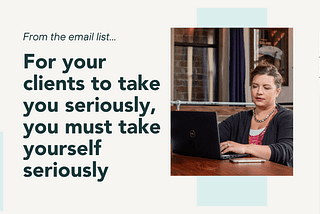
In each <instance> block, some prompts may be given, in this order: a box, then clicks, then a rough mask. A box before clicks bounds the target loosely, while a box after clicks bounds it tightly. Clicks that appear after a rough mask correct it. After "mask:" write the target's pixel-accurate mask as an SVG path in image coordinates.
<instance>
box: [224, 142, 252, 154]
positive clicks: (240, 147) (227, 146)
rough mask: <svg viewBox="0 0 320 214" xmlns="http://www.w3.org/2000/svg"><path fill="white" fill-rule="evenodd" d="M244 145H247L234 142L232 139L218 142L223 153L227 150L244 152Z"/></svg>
mask: <svg viewBox="0 0 320 214" xmlns="http://www.w3.org/2000/svg"><path fill="white" fill-rule="evenodd" d="M246 147H247V145H245V144H241V143H236V142H234V141H225V142H222V143H221V144H220V148H221V153H222V154H225V153H227V152H234V153H238V154H245V153H246Z"/></svg>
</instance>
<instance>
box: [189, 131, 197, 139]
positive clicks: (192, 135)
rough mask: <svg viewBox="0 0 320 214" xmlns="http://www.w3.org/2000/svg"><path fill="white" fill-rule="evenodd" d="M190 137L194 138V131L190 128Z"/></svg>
mask: <svg viewBox="0 0 320 214" xmlns="http://www.w3.org/2000/svg"><path fill="white" fill-rule="evenodd" d="M190 137H191V138H195V137H196V132H195V131H194V130H190Z"/></svg>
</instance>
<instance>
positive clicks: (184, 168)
mask: <svg viewBox="0 0 320 214" xmlns="http://www.w3.org/2000/svg"><path fill="white" fill-rule="evenodd" d="M171 175H173V176H174V175H195V176H197V175H199V176H206V175H209V176H214V175H216V176H229V175H233V176H292V175H293V168H291V167H288V166H284V165H281V164H277V163H273V162H270V161H266V162H264V163H232V162H230V161H229V160H214V159H208V158H199V157H192V156H184V155H179V154H174V153H172V154H171Z"/></svg>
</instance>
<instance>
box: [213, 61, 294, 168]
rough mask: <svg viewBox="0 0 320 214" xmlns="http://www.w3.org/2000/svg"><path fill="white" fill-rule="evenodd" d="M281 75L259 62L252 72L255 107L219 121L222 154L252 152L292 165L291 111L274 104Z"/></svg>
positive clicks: (279, 86)
mask: <svg viewBox="0 0 320 214" xmlns="http://www.w3.org/2000/svg"><path fill="white" fill-rule="evenodd" d="M281 83H282V77H281V75H280V73H279V72H278V70H277V68H276V67H275V66H274V65H272V64H269V63H267V62H262V63H260V64H259V65H258V66H257V67H256V68H255V69H254V70H253V71H252V73H251V77H250V85H251V97H252V101H253V103H254V104H255V108H254V109H253V110H249V111H242V112H239V113H237V114H234V115H232V116H230V117H229V118H227V119H226V120H224V121H223V122H221V123H220V124H219V132H220V140H221V142H222V143H221V151H222V154H225V153H227V152H235V153H239V154H244V153H247V154H251V155H252V156H256V157H259V158H263V159H266V160H270V161H272V162H275V163H279V164H283V165H286V166H289V167H293V112H292V110H289V109H287V108H284V107H282V106H281V105H279V104H277V103H276V98H277V97H278V96H279V94H280V92H281Z"/></svg>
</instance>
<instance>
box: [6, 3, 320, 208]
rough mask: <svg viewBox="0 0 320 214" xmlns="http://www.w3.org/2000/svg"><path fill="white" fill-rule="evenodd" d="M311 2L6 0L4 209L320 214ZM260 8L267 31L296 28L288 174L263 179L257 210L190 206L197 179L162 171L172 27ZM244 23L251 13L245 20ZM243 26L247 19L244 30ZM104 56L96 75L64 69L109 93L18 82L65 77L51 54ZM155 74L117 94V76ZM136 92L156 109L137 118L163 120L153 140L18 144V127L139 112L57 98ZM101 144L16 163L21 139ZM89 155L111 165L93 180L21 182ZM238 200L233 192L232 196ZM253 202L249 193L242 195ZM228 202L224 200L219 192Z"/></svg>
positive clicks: (166, 165) (166, 163) (165, 167)
mask: <svg viewBox="0 0 320 214" xmlns="http://www.w3.org/2000/svg"><path fill="white" fill-rule="evenodd" d="M313 2H314V1H303V2H299V3H293V2H285V1H264V2H261V3H257V1H225V2H224V3H221V1H161V2H160V1H159V2H152V1H119V2H115V1H90V2H87V1H54V2H50V3H45V2H44V1H11V2H10V3H9V2H8V3H3V2H2V3H1V5H0V8H1V9H0V10H1V11H0V14H1V15H0V20H1V34H0V48H1V51H0V52H1V58H0V75H1V77H0V94H1V102H0V119H1V120H0V131H2V132H3V133H4V138H3V141H4V145H3V147H4V148H3V150H4V154H3V155H4V170H3V174H4V177H3V184H4V190H3V191H4V192H3V195H4V200H3V203H4V211H3V213H22V212H23V213H132V212H140V213H164V212H165V213H177V212H178V213H215V212H220V211H224V212H231V211H238V212H240V213H301V212H303V211H307V212H308V213H319V134H318V133H319V88H318V86H319V81H318V74H319V72H318V65H319V62H318V57H319V52H318V50H319V40H318V39H319V28H320V27H319V26H320V25H319V24H318V20H320V19H319V18H320V17H319V16H320V15H319V12H318V7H317V5H314V3H313ZM227 7H232V8H267V9H268V25H269V26H287V27H293V28H294V37H293V38H294V42H293V45H294V65H293V67H294V128H295V130H294V133H295V136H294V139H295V141H294V148H295V167H294V176H293V177H269V178H268V206H267V207H197V206H196V177H170V150H169V111H170V108H169V102H170V98H169V94H170V93H169V86H170V79H169V77H170V64H169V63H170V56H169V53H170V40H169V38H170V34H169V33H170V27H184V26H185V27H189V26H196V10H197V8H227ZM252 18H254V17H252ZM244 27H245V26H244ZM25 31H28V32H30V33H39V34H40V33H42V34H43V33H45V34H51V33H55V32H57V33H59V34H66V35H68V34H71V33H73V34H76V33H90V32H102V33H110V35H111V37H113V38H116V39H117V41H116V42H113V43H106V42H105V43H103V42H67V41H66V42H50V41H47V42H28V41H22V36H23V33H24V32H25ZM24 53H35V54H36V56H39V57H40V56H41V57H55V58H57V63H56V64H55V66H54V68H53V69H51V70H48V69H43V70H38V69H28V70H25V69H23V54H24ZM63 57H66V58H69V57H73V58H78V57H81V58H88V57H90V58H93V57H106V58H107V62H106V63H105V64H104V68H103V69H102V70H96V71H95V70H86V69H82V70H76V69H73V70H71V71H70V72H69V73H68V75H72V76H73V77H74V78H76V79H84V80H86V81H87V83H88V81H89V80H90V79H91V77H92V76H97V77H101V78H106V79H109V80H111V81H112V82H113V83H114V87H113V88H112V90H109V91H108V92H94V91H92V90H90V88H89V86H90V85H89V84H86V86H87V88H86V90H84V91H82V92H71V91H51V92H48V91H42V92H41V91H37V92H35V91H34V92H26V91H25V90H24V89H23V88H22V83H23V81H24V80H26V79H28V78H31V77H32V76H33V73H39V74H40V73H41V74H43V76H44V77H45V78H48V79H49V78H51V79H64V78H65V77H67V75H63V74H62V73H61V69H62V68H63V66H62V63H61V62H60V60H61V58H63ZM139 73H141V74H143V76H144V78H146V79H149V80H152V79H157V80H159V81H160V82H161V89H160V90H158V91H155V92H152V91H142V92H141V91H137V92H121V91H120V90H118V88H117V87H116V86H117V85H116V80H117V79H118V78H119V77H120V76H124V77H126V78H127V79H134V78H136V77H137V75H138V74H139ZM134 95H138V96H139V98H140V99H142V100H144V101H147V100H148V101H150V102H151V106H152V107H154V108H156V112H155V114H154V115H148V116H146V117H145V118H144V119H145V120H146V121H149V122H157V123H159V124H160V125H161V132H160V134H158V135H136V136H131V135H130V136H129V135H120V134H119V133H117V129H116V126H115V127H114V133H113V134H112V135H84V134H82V135H76V136H72V135H65V134H63V129H61V130H59V131H60V133H59V135H48V134H47V135H46V134H44V135H36V134H34V135H33V136H31V137H30V138H29V139H28V140H26V139H23V138H22V136H23V135H24V134H25V133H24V129H23V126H22V124H23V123H24V122H28V123H31V122H59V125H61V127H62V124H64V123H65V122H68V121H73V122H102V121H104V120H106V119H109V120H112V121H113V122H114V124H115V125H116V122H117V121H118V120H119V119H126V120H128V121H131V122H135V121H136V118H137V114H135V113H132V114H110V113H105V114H101V113H94V114H93V113H78V114H75V113H73V114H66V113H65V112H64V111H63V108H62V107H63V104H64V102H65V101H67V100H72V101H77V100H83V101H87V100H89V101H90V100H94V98H95V97H96V96H99V97H100V100H103V99H106V100H120V99H123V100H129V99H132V97H133V96H134ZM25 100H27V101H31V100H34V101H38V100H39V101H40V100H42V101H53V100H58V101H59V103H60V105H61V108H60V109H59V110H60V111H59V113H36V112H33V114H32V115H30V116H29V117H28V118H23V116H22V114H23V113H24V107H23V104H22V102H23V101H25ZM88 139H102V140H103V147H102V150H101V155H100V156H98V157H94V156H93V157H90V156H84V157H79V156H77V157H68V156H62V157H49V156H38V157H37V156H33V158H31V159H30V160H29V161H23V160H22V158H23V156H24V150H23V147H22V145H23V144H77V143H79V144H86V143H87V142H88ZM93 160H96V161H97V163H98V164H99V165H102V166H104V165H106V166H109V171H108V173H107V177H106V178H105V180H104V181H103V182H100V183H99V182H97V181H96V178H86V179H85V178H81V179H78V178H66V179H63V178H52V177H51V178H41V179H39V178H34V177H33V178H29V179H26V178H24V177H23V171H22V170H23V167H24V166H26V165H33V166H35V165H40V166H46V165H52V163H53V162H54V161H57V162H58V164H64V165H75V166H78V165H79V166H85V165H90V164H91V163H92V161H93ZM239 197H241V195H239ZM252 197H254V195H253V196H252ZM226 200H227V199H226Z"/></svg>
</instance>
